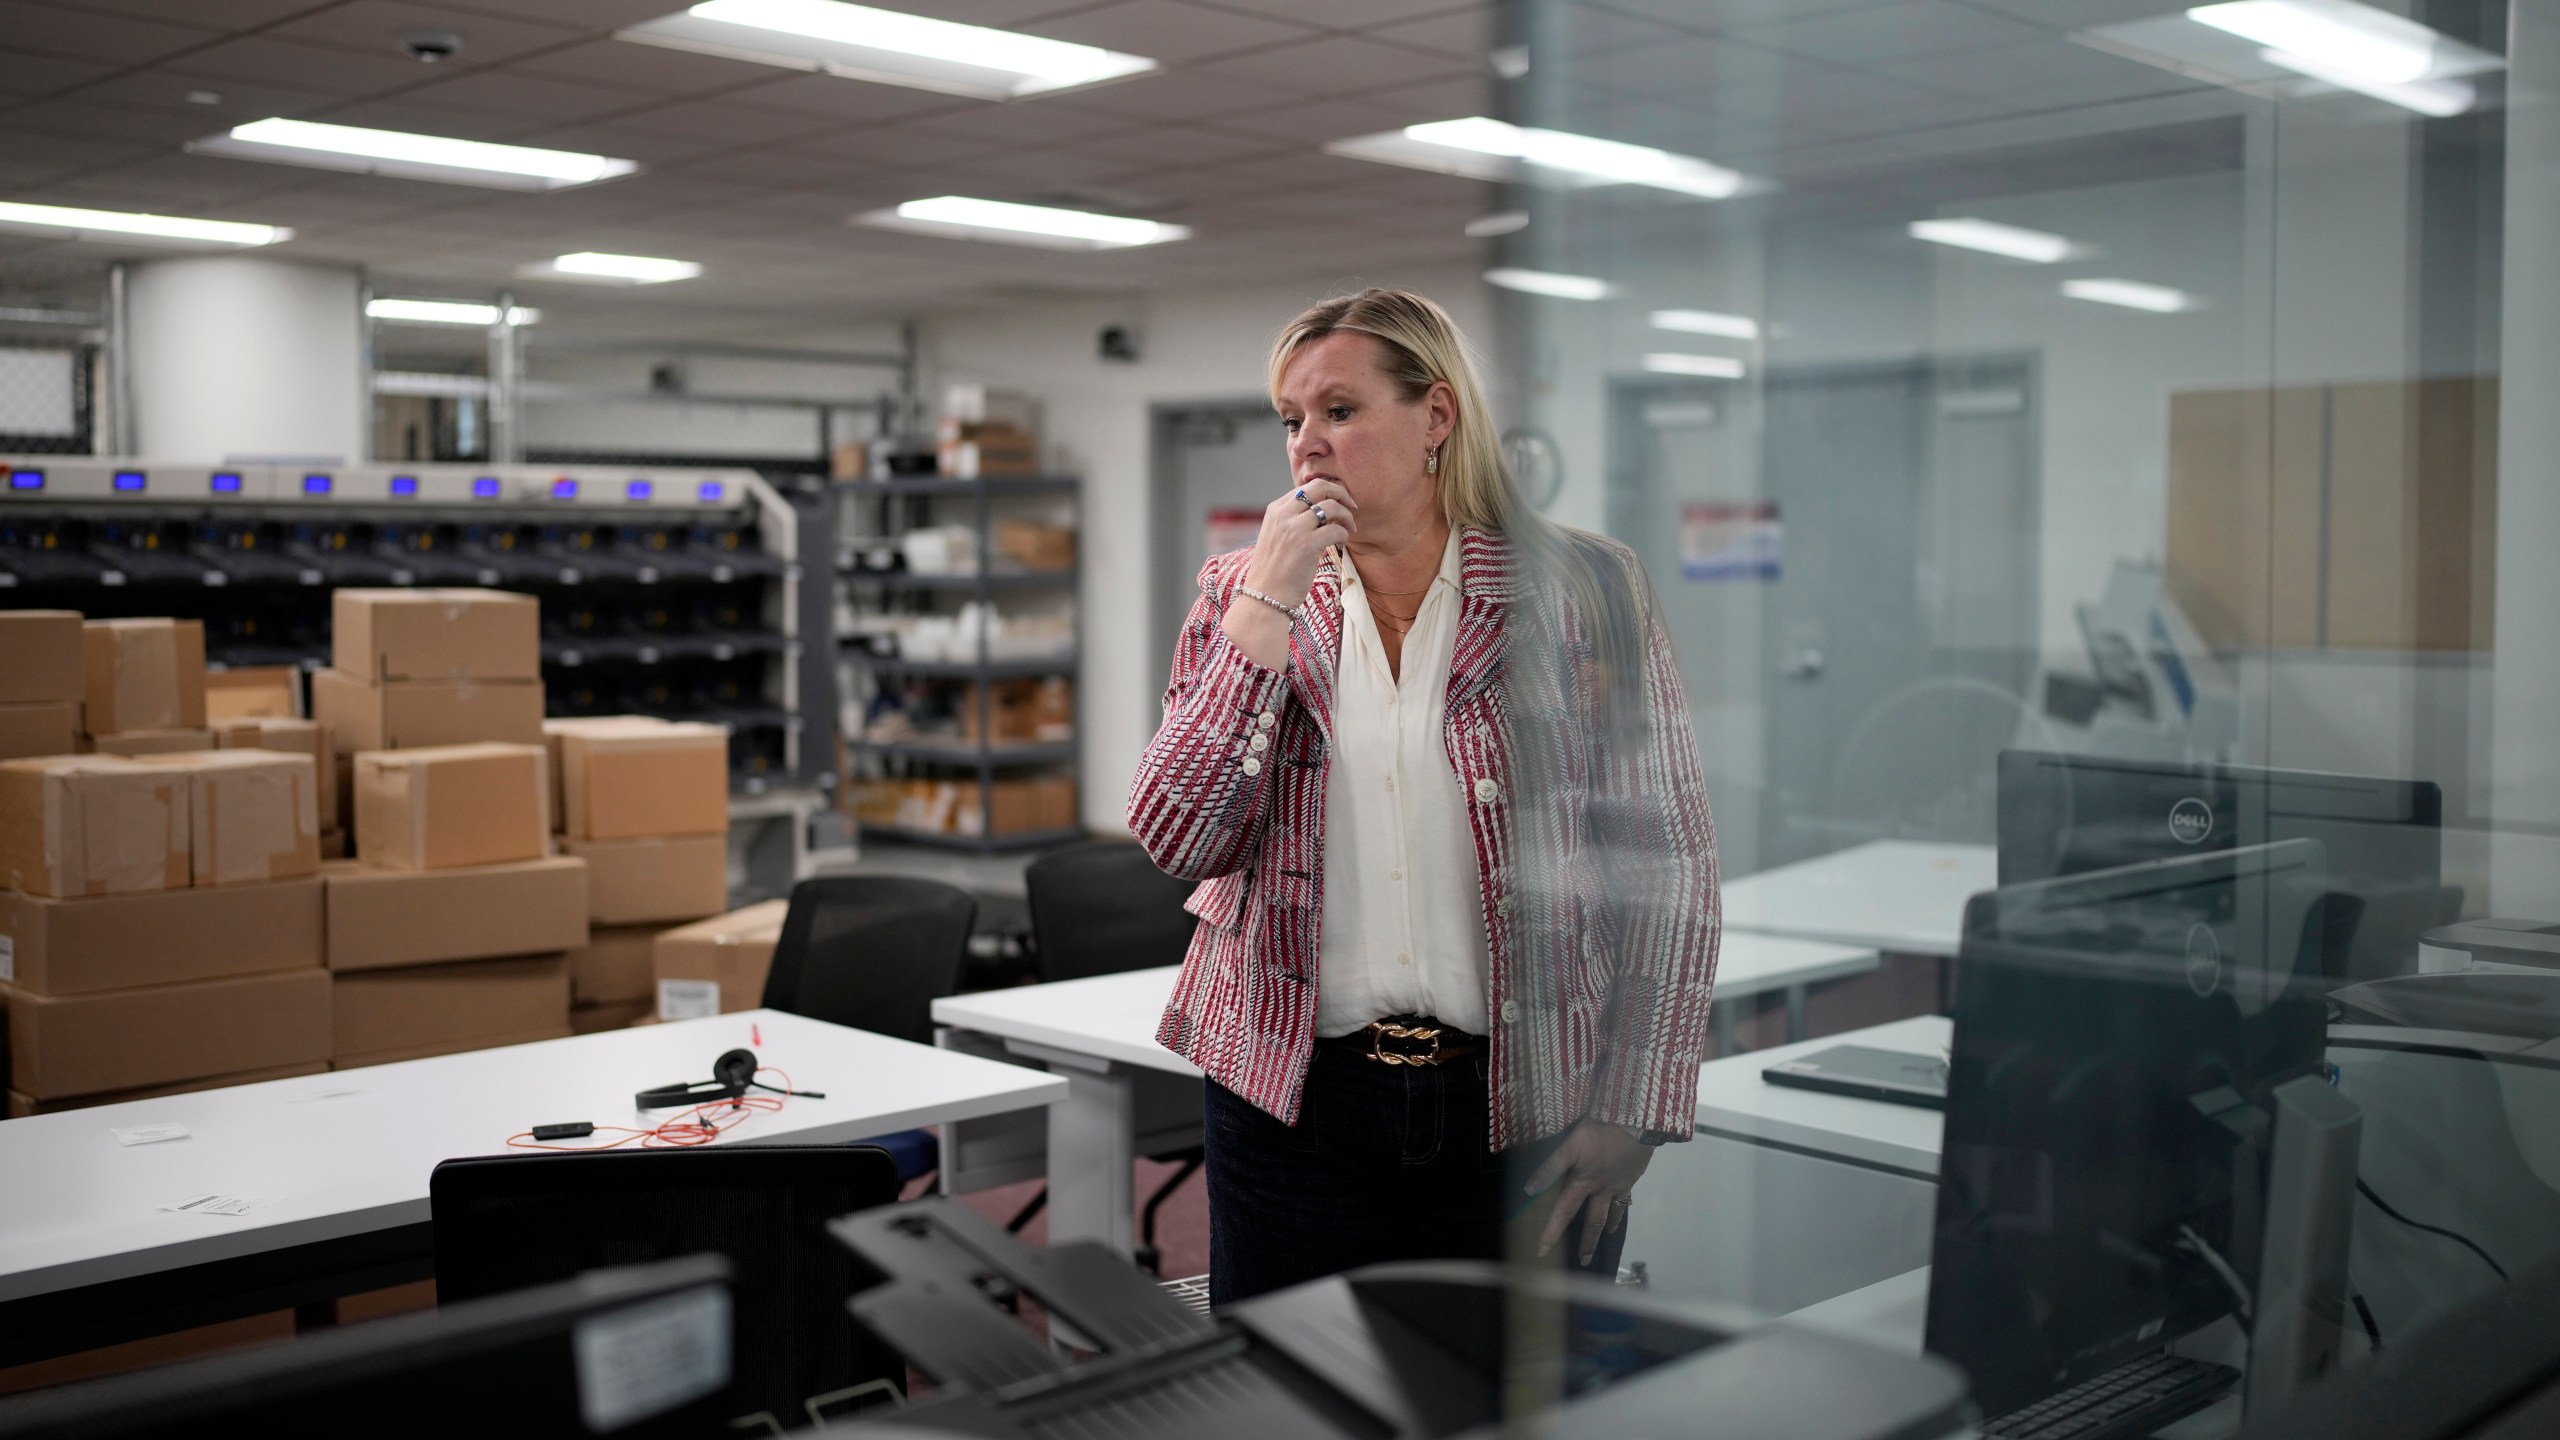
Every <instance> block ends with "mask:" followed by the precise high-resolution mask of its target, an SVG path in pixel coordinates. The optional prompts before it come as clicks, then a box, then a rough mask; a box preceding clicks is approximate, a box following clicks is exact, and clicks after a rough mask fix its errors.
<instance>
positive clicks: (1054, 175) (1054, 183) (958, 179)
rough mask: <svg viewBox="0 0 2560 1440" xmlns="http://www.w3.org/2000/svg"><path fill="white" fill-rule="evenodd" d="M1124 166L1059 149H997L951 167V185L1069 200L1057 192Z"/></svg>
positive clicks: (1003, 196)
mask: <svg viewBox="0 0 2560 1440" xmlns="http://www.w3.org/2000/svg"><path fill="white" fill-rule="evenodd" d="M1125 168H1126V167H1125V166H1122V165H1119V164H1117V163H1116V162H1113V161H1110V160H1106V159H1104V158H1102V157H1100V156H1096V155H1087V154H1083V153H1081V152H1080V151H1078V150H1076V149H1075V148H1074V147H1072V146H1070V147H1068V148H1066V149H1063V150H1013V149H1006V150H999V151H996V152H994V153H992V154H988V155H982V156H980V157H978V158H977V159H975V160H970V161H967V162H965V163H963V164H959V165H955V166H953V167H951V175H952V187H953V188H954V189H955V190H957V191H960V192H961V193H964V194H972V195H984V196H986V197H987V198H989V199H998V200H1024V201H1030V202H1033V203H1038V204H1050V205H1055V204H1071V203H1072V201H1070V200H1069V199H1068V198H1067V197H1065V196H1062V195H1060V194H1059V193H1058V192H1059V191H1061V190H1063V189H1065V188H1067V187H1071V186H1075V185H1080V184H1083V183H1085V182H1087V181H1091V180H1099V179H1101V178H1102V177H1104V176H1106V175H1111V174H1115V173H1118V172H1119V171H1121V170H1123V169H1125Z"/></svg>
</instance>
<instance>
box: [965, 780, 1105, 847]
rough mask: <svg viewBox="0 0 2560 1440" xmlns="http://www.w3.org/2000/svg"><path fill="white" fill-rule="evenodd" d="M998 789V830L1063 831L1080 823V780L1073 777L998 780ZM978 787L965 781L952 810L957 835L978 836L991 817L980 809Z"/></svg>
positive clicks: (995, 804) (994, 801) (995, 806)
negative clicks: (1078, 797) (1078, 794)
mask: <svg viewBox="0 0 2560 1440" xmlns="http://www.w3.org/2000/svg"><path fill="white" fill-rule="evenodd" d="M990 788H991V789H992V790H993V791H994V795H993V798H992V804H991V807H990V808H992V809H993V811H994V817H993V818H994V821H995V833H996V834H998V835H1018V834H1022V833H1024V832H1027V831H1033V830H1063V829H1066V828H1069V827H1071V826H1073V825H1074V824H1075V823H1076V782H1075V780H1074V779H1073V778H1072V777H1070V776H1065V775H1044V776H1038V777H1034V778H1030V779H1022V780H998V781H996V782H994V784H993V785H992V786H991V787H990ZM977 802H978V796H977V787H976V786H975V785H973V784H969V783H966V782H963V783H962V784H961V786H960V797H959V804H958V805H957V806H955V807H954V808H953V810H952V812H951V829H952V832H953V833H954V834H959V835H976V834H979V833H980V832H981V830H982V829H983V827H984V826H985V825H986V823H987V819H988V817H987V816H986V815H984V814H982V813H981V812H980V811H979V808H978V803H977Z"/></svg>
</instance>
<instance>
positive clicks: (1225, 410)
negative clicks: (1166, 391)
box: [1148, 396, 1289, 701]
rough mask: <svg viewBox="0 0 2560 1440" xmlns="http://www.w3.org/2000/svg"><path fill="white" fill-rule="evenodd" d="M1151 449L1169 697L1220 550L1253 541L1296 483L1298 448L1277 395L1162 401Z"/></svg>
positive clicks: (1159, 677)
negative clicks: (1293, 470)
mask: <svg viewBox="0 0 2560 1440" xmlns="http://www.w3.org/2000/svg"><path fill="white" fill-rule="evenodd" d="M1149 421H1150V423H1149V427H1148V430H1149V443H1148V454H1149V456H1150V457H1151V458H1150V465H1151V467H1152V469H1153V471H1154V475H1153V491H1154V493H1153V499H1152V502H1151V504H1152V509H1153V512H1154V513H1153V515H1152V516H1151V517H1150V518H1151V520H1152V526H1153V533H1154V536H1155V544H1154V551H1155V554H1154V559H1155V574H1156V580H1155V585H1154V587H1153V588H1154V592H1155V593H1154V598H1153V601H1152V603H1151V605H1150V607H1149V610H1150V615H1149V629H1150V631H1151V632H1152V633H1151V634H1150V635H1149V637H1148V639H1149V642H1150V643H1149V646H1148V653H1149V654H1151V655H1153V656H1154V657H1155V669H1154V672H1153V673H1152V674H1151V675H1150V676H1149V677H1148V683H1149V684H1151V685H1154V686H1156V687H1158V688H1157V690H1156V691H1155V692H1154V693H1151V694H1150V695H1149V697H1148V698H1149V700H1150V701H1153V700H1155V699H1158V698H1160V697H1161V694H1162V686H1163V684H1164V679H1165V677H1166V676H1167V675H1170V674H1171V673H1173V642H1174V638H1175V636H1177V635H1178V634H1179V633H1181V630H1182V621H1183V618H1184V617H1185V616H1187V615H1189V614H1190V613H1191V605H1192V602H1193V601H1195V600H1197V599H1198V598H1199V595H1200V589H1199V585H1198V583H1197V582H1198V580H1199V578H1200V566H1201V564H1202V563H1203V562H1205V561H1206V560H1207V559H1208V558H1209V557H1210V556H1211V555H1213V554H1218V553H1222V552H1224V551H1228V550H1235V549H1241V548H1242V547H1244V546H1247V545H1250V544H1252V543H1253V537H1254V534H1255V532H1256V530H1257V529H1258V528H1259V526H1260V524H1261V520H1262V511H1263V508H1264V507H1265V506H1267V505H1269V504H1270V503H1271V498H1272V497H1273V496H1275V495H1277V494H1279V493H1280V492H1281V490H1282V489H1284V488H1286V487H1287V485H1288V483H1289V454H1288V449H1287V446H1286V445H1285V443H1284V442H1283V440H1282V436H1281V431H1280V422H1279V420H1278V419H1277V418H1276V417H1275V416H1274V415H1273V414H1272V413H1271V402H1270V401H1269V400H1266V399H1263V398H1261V397H1259V396H1256V397H1251V398H1246V399H1236V400H1193V401H1183V402H1180V403H1177V404H1161V405H1157V406H1155V407H1153V409H1152V411H1151V413H1150V416H1149Z"/></svg>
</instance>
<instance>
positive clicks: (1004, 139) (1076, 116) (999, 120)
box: [897, 100, 1127, 149]
mask: <svg viewBox="0 0 2560 1440" xmlns="http://www.w3.org/2000/svg"><path fill="white" fill-rule="evenodd" d="M1126 125H1127V122H1125V121H1123V120H1121V119H1119V118H1118V117H1116V116H1106V115H1095V114H1091V113H1089V112H1086V111H1081V110H1061V109H1059V108H1058V107H1057V106H1055V105H1052V104H1043V103H1042V102H1040V101H1038V100H1017V101H1014V102H1012V103H1010V104H1001V105H978V106H973V107H971V108H969V109H966V110H955V111H952V112H950V113H949V114H944V115H935V116H930V117H927V118H925V119H922V120H914V121H910V122H908V123H906V124H904V125H900V126H899V127H897V128H898V131H899V133H901V134H910V133H922V134H927V135H957V136H959V137H961V138H963V139H968V140H984V141H987V142H989V143H991V144H997V145H1005V146H1009V147H1015V148H1039V149H1054V148H1056V147H1058V146H1060V145H1072V144H1073V143H1074V142H1076V141H1077V140H1081V139H1083V138H1085V137H1086V136H1088V135H1104V134H1109V133H1110V132H1111V131H1114V130H1119V129H1124V128H1126Z"/></svg>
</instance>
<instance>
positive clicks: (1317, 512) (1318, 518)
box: [1307, 505, 1324, 529]
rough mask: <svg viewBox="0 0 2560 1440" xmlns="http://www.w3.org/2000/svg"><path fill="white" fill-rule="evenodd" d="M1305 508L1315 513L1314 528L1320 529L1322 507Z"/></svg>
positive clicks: (1321, 525) (1321, 526) (1322, 516)
mask: <svg viewBox="0 0 2560 1440" xmlns="http://www.w3.org/2000/svg"><path fill="white" fill-rule="evenodd" d="M1307 508H1308V509H1309V510H1312V511H1314V512H1315V517H1316V526H1317V528H1318V529H1322V528H1323V526H1324V507H1323V506H1321V505H1310V506H1308V507H1307Z"/></svg>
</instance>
